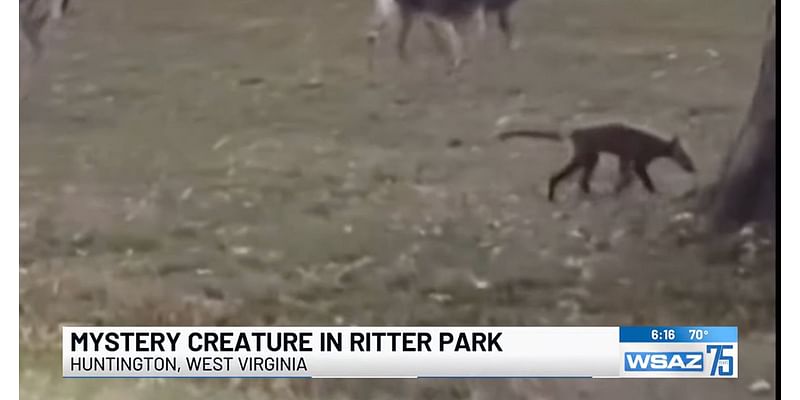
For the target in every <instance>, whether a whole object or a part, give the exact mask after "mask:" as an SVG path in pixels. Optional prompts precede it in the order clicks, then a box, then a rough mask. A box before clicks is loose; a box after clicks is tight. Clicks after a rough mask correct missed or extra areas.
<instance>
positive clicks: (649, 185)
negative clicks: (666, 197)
mask: <svg viewBox="0 0 800 400" xmlns="http://www.w3.org/2000/svg"><path fill="white" fill-rule="evenodd" d="M634 171H635V172H636V175H637V176H639V179H641V180H642V183H643V184H644V187H645V188H646V189H647V191H648V192H650V193H655V192H656V188H655V186H653V181H652V180H651V179H650V175H648V174H647V166H646V165H644V164H636V166H635V167H634Z"/></svg>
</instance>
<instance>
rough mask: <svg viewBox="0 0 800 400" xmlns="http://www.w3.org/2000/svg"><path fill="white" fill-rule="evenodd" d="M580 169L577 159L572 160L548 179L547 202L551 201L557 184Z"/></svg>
mask: <svg viewBox="0 0 800 400" xmlns="http://www.w3.org/2000/svg"><path fill="white" fill-rule="evenodd" d="M580 167H581V162H580V161H579V160H578V159H576V158H573V159H572V160H571V161H570V162H569V163H568V164H567V165H566V166H564V168H562V169H561V170H560V171H558V172H557V173H555V174H554V175H553V176H552V177H551V178H550V182H549V183H548V187H547V200H550V201H553V198H554V197H555V193H556V187H557V186H558V184H559V182H561V181H562V180H564V179H565V178H567V177H569V176H570V175H572V174H574V173H575V171H577V170H578V169H579V168H580Z"/></svg>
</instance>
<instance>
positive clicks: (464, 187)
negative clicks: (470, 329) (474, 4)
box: [20, 0, 775, 399]
mask: <svg viewBox="0 0 800 400" xmlns="http://www.w3.org/2000/svg"><path fill="white" fill-rule="evenodd" d="M367 3H368V2H367V1H354V0H341V1H330V0H306V1H302V2H299V1H292V0H270V1H268V2H265V1H262V0H228V1H218V0H172V1H169V2H165V1H161V0H137V1H124V0H104V1H89V0H84V1H82V2H78V4H77V6H78V7H77V8H78V9H77V11H76V13H75V14H74V15H72V16H70V17H69V18H68V19H67V20H66V21H65V24H64V25H63V26H61V27H59V28H57V29H56V30H55V31H54V32H52V33H53V35H52V36H53V39H52V45H51V47H50V48H49V49H48V51H49V52H48V54H47V57H46V60H45V64H44V66H43V68H42V70H41V71H40V73H41V75H40V76H43V78H42V80H41V81H40V82H39V83H38V85H37V86H36V87H35V88H34V90H33V92H32V93H31V94H30V97H29V99H28V101H27V102H26V103H24V104H23V105H22V107H21V108H22V111H21V115H20V119H21V126H22V132H21V137H20V156H21V157H20V158H21V161H20V163H21V165H20V170H21V172H20V192H21V194H20V203H21V209H20V236H21V239H20V253H21V259H20V323H21V332H20V339H21V342H22V345H21V346H22V347H21V349H20V352H21V364H20V372H21V378H20V385H21V389H22V396H21V397H22V398H26V399H36V398H47V399H61V398H64V399H67V398H75V399H87V398H88V399H106V398H121V399H128V398H130V399H133V398H185V397H196V398H243V399H244V398H282V399H286V398H343V399H349V398H373V399H383V398H385V399H394V398H431V399H432V398H436V399H440V398H444V399H448V398H449V399H462V398H463V399H486V398H504V399H514V398H526V399H575V398H586V399H618V398H648V399H670V398H676V397H682V398H703V399H717V398H718V399H723V398H734V399H740V398H741V399H745V398H750V397H752V396H754V394H752V393H750V392H749V391H748V386H749V385H750V384H751V383H752V382H753V381H755V380H757V379H760V378H765V379H767V380H768V381H769V382H773V380H774V375H775V374H774V371H775V368H774V363H775V359H774V349H775V348H774V315H775V275H774V265H775V263H774V255H773V253H772V251H771V245H770V244H769V243H768V242H764V241H762V240H760V239H758V238H757V237H750V236H748V234H747V232H745V233H744V234H743V235H741V236H740V237H738V238H736V239H735V240H732V241H726V243H727V244H726V245H719V246H713V247H712V248H709V247H708V246H705V245H701V241H700V239H698V238H696V237H695V236H694V233H693V232H694V231H693V226H694V225H695V223H694V220H693V215H692V214H687V213H686V211H687V210H689V209H690V207H691V201H690V200H688V201H687V199H686V197H685V196H683V195H684V194H685V193H686V192H687V191H690V190H691V189H692V188H693V187H694V186H695V185H704V184H708V183H710V182H713V181H714V179H715V177H716V176H717V173H718V167H719V165H720V163H721V159H722V156H723V154H724V152H725V150H726V148H727V146H728V144H729V142H730V138H731V137H732V134H733V133H734V132H735V130H736V128H737V127H738V125H739V123H740V121H741V118H742V116H743V113H744V110H745V107H746V106H747V100H748V99H749V96H750V94H751V90H752V86H753V84H754V82H755V76H756V75H755V73H756V68H757V61H758V57H759V51H760V48H759V46H760V40H761V33H762V28H763V25H764V24H763V23H762V22H763V21H762V20H763V19H764V18H763V15H764V10H765V9H766V4H762V3H765V2H762V1H754V0H705V1H702V2H697V1H690V0H670V1H667V0H649V1H641V0H607V1H596V0H569V1H552V0H522V1H521V2H520V4H519V6H518V8H517V9H516V13H515V16H514V19H515V20H516V22H517V24H518V28H519V32H520V36H521V37H522V39H523V43H524V45H523V47H522V48H521V49H520V50H519V51H517V52H516V53H513V54H510V53H508V52H506V51H505V50H504V49H503V48H502V46H501V42H502V41H501V40H500V37H499V34H498V33H497V32H496V29H493V30H492V31H491V35H490V37H489V38H488V40H487V42H486V43H485V44H484V45H483V46H481V47H479V48H477V49H475V50H474V51H473V52H472V55H473V57H472V62H471V63H470V64H469V65H468V66H467V68H466V70H465V71H463V73H461V74H460V75H459V76H455V77H445V75H444V64H443V61H442V60H441V59H439V58H437V56H436V55H435V53H434V51H433V48H432V46H431V44H430V43H429V42H428V41H427V40H426V39H427V37H426V35H425V34H424V33H425V32H424V31H423V30H422V29H418V30H417V31H415V32H414V35H413V36H414V38H413V39H414V40H413V41H412V44H411V47H412V49H413V50H412V55H413V57H414V59H413V64H412V65H411V66H403V65H402V64H400V63H399V62H398V61H397V60H396V58H395V57H394V55H393V54H392V52H391V46H390V44H389V43H384V46H383V47H382V49H381V58H380V62H379V64H378V70H377V76H376V77H375V84H374V85H371V84H370V82H369V79H368V77H367V76H366V75H365V59H364V51H365V47H364V41H363V32H364V29H363V27H364V20H365V17H366V15H367V14H368V12H369V9H368V6H367ZM418 28H419V27H418ZM389 40H391V39H389ZM610 119H625V120H628V121H632V122H634V123H637V124H642V125H646V126H649V127H652V128H653V129H656V130H658V131H663V132H665V133H674V134H678V135H680V136H681V137H683V138H684V139H685V140H686V141H687V142H688V144H689V146H690V151H691V153H692V154H693V155H694V157H695V159H696V160H695V161H696V164H698V168H699V170H700V174H699V176H698V177H697V179H696V182H695V180H694V179H693V178H692V177H689V176H686V175H685V174H684V173H682V172H681V171H680V170H679V169H678V168H677V167H676V166H674V165H672V164H670V163H668V162H659V163H656V164H655V165H653V167H652V170H651V173H652V175H653V177H654V180H655V181H656V185H657V186H658V187H659V188H660V191H661V193H660V194H659V195H656V196H650V195H647V194H646V193H645V192H644V190H643V189H642V188H641V187H640V186H634V187H633V188H632V189H631V190H630V191H629V192H627V193H626V194H624V195H623V196H621V197H619V198H617V197H614V196H612V195H611V194H610V191H611V187H612V184H613V179H614V178H615V176H614V172H615V166H614V164H613V162H609V161H608V160H604V161H603V162H602V164H601V168H600V169H599V171H598V173H597V177H596V180H595V182H594V190H595V194H593V195H592V196H583V195H581V194H579V193H578V191H577V190H576V188H575V185H565V186H563V188H562V190H561V193H560V194H559V201H558V203H556V204H550V203H548V202H547V201H546V199H545V196H544V194H543V190H544V188H543V183H544V181H545V180H546V179H547V177H548V175H549V174H550V173H551V172H552V171H553V170H554V169H555V168H557V167H559V166H560V164H561V163H562V162H563V159H564V157H566V154H567V153H566V150H565V149H564V148H563V147H561V146H559V145H558V144H552V143H547V142H514V143H502V144H501V143H495V142H494V141H492V140H491V138H490V136H491V134H492V133H493V132H494V131H495V130H496V129H497V128H496V123H497V121H498V120H503V122H506V123H507V124H508V126H519V127H521V126H530V125H533V124H538V125H543V124H544V125H550V126H555V125H557V124H559V123H585V122H588V121H593V120H610ZM729 242H730V243H729ZM65 322H81V323H94V324H281V325H287V324H297V325H303V324H356V325H366V324H371V325H382V324H397V325H404V324H420V325H427V324H435V325H448V324H453V325H455V324H464V325H498V324H506V325H584V324H602V325H618V324H733V325H738V326H739V327H740V330H741V335H742V339H743V340H744V342H743V343H742V345H741V346H740V348H741V350H740V352H741V360H740V367H741V369H742V370H741V374H740V376H741V378H740V379H739V380H738V381H727V382H712V381H699V380H698V381H691V382H686V381H665V380H661V381H641V380H640V381H626V382H621V381H601V382H597V381H579V382H574V381H571V382H569V383H564V382H561V381H435V380H431V381H368V382H365V381H326V382H304V381H301V382H296V381H295V382H285V381H263V382H238V381H215V382H196V381H179V382H175V381H168V382H159V381H141V382H139V381H101V382H97V381H64V380H62V379H61V378H60V377H59V376H60V370H59V368H58V365H59V360H60V351H59V349H58V347H57V346H58V344H57V342H58V338H59V331H58V327H59V324H61V323H65ZM766 395H767V396H771V397H774V392H769V393H767V394H766Z"/></svg>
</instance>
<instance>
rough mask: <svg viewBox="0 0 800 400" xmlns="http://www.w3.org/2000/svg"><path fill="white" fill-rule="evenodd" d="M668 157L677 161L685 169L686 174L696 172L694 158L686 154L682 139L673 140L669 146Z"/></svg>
mask: <svg viewBox="0 0 800 400" xmlns="http://www.w3.org/2000/svg"><path fill="white" fill-rule="evenodd" d="M667 157H669V158H671V159H673V160H675V162H676V163H678V165H680V167H681V168H683V169H684V170H685V171H686V172H695V171H696V170H695V168H694V162H692V158H691V157H689V154H688V153H687V152H686V149H685V148H684V147H683V144H681V141H680V139H678V138H677V137H675V138H673V139H672V140H670V141H669V144H667Z"/></svg>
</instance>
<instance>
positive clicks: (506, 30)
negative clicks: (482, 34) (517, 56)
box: [497, 8, 520, 50]
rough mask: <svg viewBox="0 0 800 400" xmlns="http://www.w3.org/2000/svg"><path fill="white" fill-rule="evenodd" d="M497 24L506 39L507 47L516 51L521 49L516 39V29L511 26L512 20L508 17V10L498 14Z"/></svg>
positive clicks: (500, 11) (505, 9)
mask: <svg viewBox="0 0 800 400" xmlns="http://www.w3.org/2000/svg"><path fill="white" fill-rule="evenodd" d="M497 24H498V25H499V27H500V31H501V32H503V36H505V38H506V47H507V48H508V49H509V50H516V49H518V48H519V46H520V45H519V42H518V41H517V39H516V38H515V37H514V28H513V27H512V26H511V19H510V18H509V15H508V8H504V9H502V10H499V11H498V12H497Z"/></svg>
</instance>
